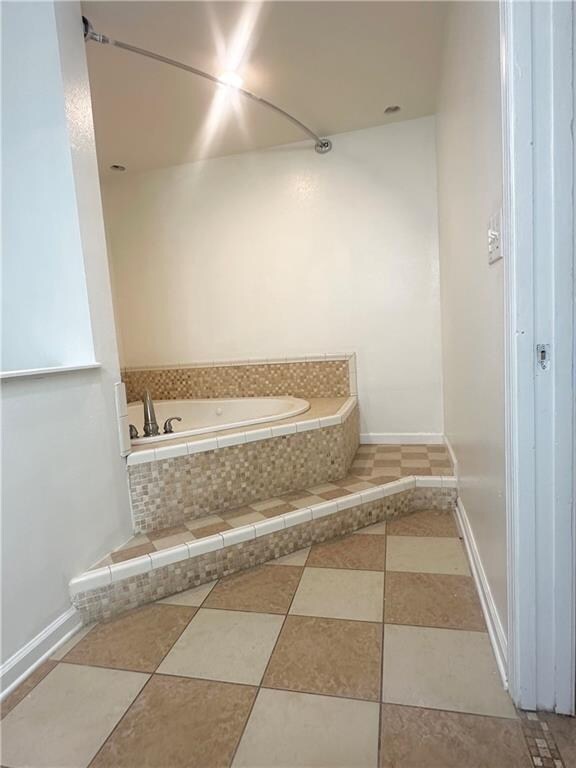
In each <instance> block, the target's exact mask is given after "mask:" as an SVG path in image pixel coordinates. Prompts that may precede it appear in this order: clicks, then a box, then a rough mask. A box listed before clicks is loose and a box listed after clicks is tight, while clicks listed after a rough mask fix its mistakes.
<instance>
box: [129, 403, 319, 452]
mask: <svg viewBox="0 0 576 768" xmlns="http://www.w3.org/2000/svg"><path fill="white" fill-rule="evenodd" d="M309 408H310V403H309V402H308V401H307V400H300V399H299V398H297V397H236V398H231V399H229V400H215V399H214V400H155V401H154V410H155V412H156V421H157V422H158V426H159V427H160V431H161V432H162V430H163V427H164V422H165V421H166V419H169V418H171V417H172V416H180V417H181V418H182V421H173V422H172V427H173V429H174V432H173V433H170V434H166V435H165V434H160V435H158V437H143V435H144V409H143V405H142V403H141V402H136V403H129V405H128V421H129V422H130V424H134V426H135V427H136V428H137V430H138V433H139V435H140V437H138V438H137V439H136V440H132V445H144V444H145V445H148V444H149V443H157V442H161V441H163V440H174V438H176V437H187V436H188V435H201V434H203V433H205V432H219V431H221V430H223V429H235V428H236V427H247V426H248V425H250V424H261V423H262V422H265V421H278V420H279V419H288V418H290V417H291V416H297V415H298V414H300V413H304V412H305V411H307V410H308V409H309Z"/></svg>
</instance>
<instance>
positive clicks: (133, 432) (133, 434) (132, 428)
mask: <svg viewBox="0 0 576 768" xmlns="http://www.w3.org/2000/svg"><path fill="white" fill-rule="evenodd" d="M128 428H129V429H130V440H136V438H137V437H140V435H139V434H138V430H137V429H136V427H135V426H134V424H129V425H128Z"/></svg>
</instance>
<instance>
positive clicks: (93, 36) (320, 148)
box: [82, 16, 332, 155]
mask: <svg viewBox="0 0 576 768" xmlns="http://www.w3.org/2000/svg"><path fill="white" fill-rule="evenodd" d="M82 24H83V26H84V40H86V42H88V41H92V42H95V43H100V44H101V45H112V46H114V47H115V48H121V49H122V50H123V51H128V52H129V53H136V54H138V55H139V56H144V57H145V58H147V59H153V60H154V61H159V62H161V63H162V64H168V65H169V66H171V67H176V68H177V69H182V70H183V71H184V72H189V73H190V74H192V75H196V76H197V77H203V78H204V79H205V80H210V82H212V83H215V84H216V85H224V86H226V87H227V88H233V89H234V90H235V91H236V92H237V93H240V94H241V95H242V96H244V97H245V98H247V99H250V100H251V101H255V102H256V103H257V104H261V105H262V106H263V107H267V108H268V109H271V110H272V111H273V112H276V114H278V115H281V116H282V117H284V118H286V120H289V121H290V122H291V123H292V125H295V126H296V127H297V128H300V130H301V131H303V132H304V133H305V134H306V135H307V136H309V138H311V139H313V141H314V149H315V150H316V152H318V154H320V155H325V154H326V153H327V152H330V150H331V149H332V142H331V141H330V139H327V138H323V137H321V136H319V135H318V134H317V133H315V132H314V131H313V130H312V129H311V128H308V126H307V125H305V124H304V123H302V122H301V121H300V120H298V118H296V117H294V115H291V114H290V113H289V112H286V110H285V109H282V108H281V107H278V106H276V104H273V103H272V102H271V101H268V99H265V98H263V97H262V96H257V95H256V94H255V93H252V91H248V90H246V89H245V88H239V87H237V86H234V85H230V84H229V83H225V82H224V81H222V80H220V78H218V77H216V75H211V74H210V73H209V72H205V71H204V70H203V69H198V68H197V67H191V66H189V65H188V64H184V63H183V62H181V61H177V60H176V59H169V58H168V57H167V56H162V55H161V54H159V53H154V52H153V51H148V50H146V48H138V47H137V46H135V45H130V44H129V43H124V42H122V41H121V40H114V38H112V37H108V35H103V34H101V33H99V32H96V31H95V30H94V27H93V26H92V24H91V22H90V21H89V19H87V18H86V16H82Z"/></svg>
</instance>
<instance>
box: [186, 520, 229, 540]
mask: <svg viewBox="0 0 576 768" xmlns="http://www.w3.org/2000/svg"><path fill="white" fill-rule="evenodd" d="M231 528H232V526H231V525H230V524H229V523H228V522H227V521H225V520H223V521H222V522H221V523H212V525H204V526H202V527H201V528H194V529H193V530H192V534H193V535H194V538H195V539H203V538H204V537H206V536H214V534H216V533H222V531H229V530H230V529H231Z"/></svg>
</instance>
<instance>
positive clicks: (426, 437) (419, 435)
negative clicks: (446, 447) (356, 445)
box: [360, 432, 444, 445]
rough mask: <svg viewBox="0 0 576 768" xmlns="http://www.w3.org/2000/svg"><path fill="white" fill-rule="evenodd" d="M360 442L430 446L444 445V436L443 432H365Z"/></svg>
mask: <svg viewBox="0 0 576 768" xmlns="http://www.w3.org/2000/svg"><path fill="white" fill-rule="evenodd" d="M360 442H361V443H365V444H369V445H380V444H386V443H389V444H392V445H400V444H401V443H405V444H407V445H413V444H414V443H417V444H421V443H428V445H442V444H443V442H444V435H443V434H442V433H441V432H364V433H363V434H361V435H360Z"/></svg>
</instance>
